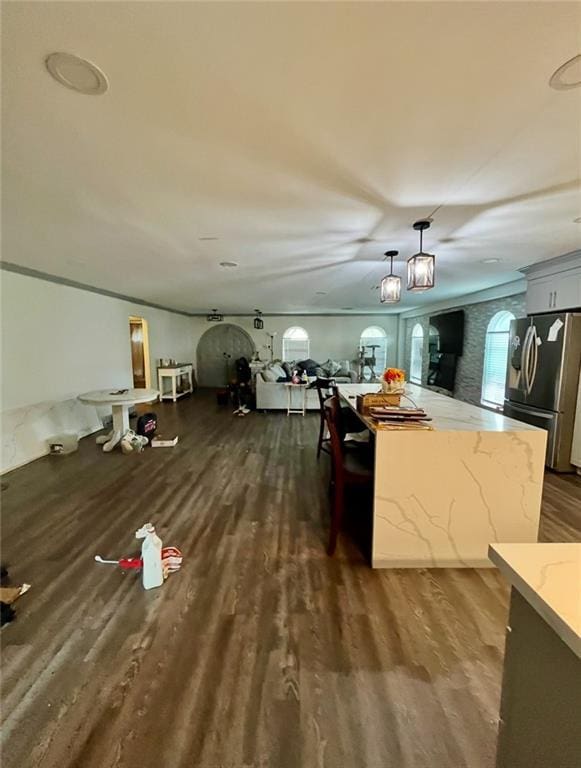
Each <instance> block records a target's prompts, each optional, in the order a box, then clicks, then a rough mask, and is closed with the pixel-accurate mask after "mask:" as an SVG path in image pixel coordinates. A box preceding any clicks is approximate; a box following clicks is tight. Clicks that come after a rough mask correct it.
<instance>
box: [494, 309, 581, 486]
mask: <svg viewBox="0 0 581 768" xmlns="http://www.w3.org/2000/svg"><path fill="white" fill-rule="evenodd" d="M580 366H581V314H575V313H572V312H562V313H559V314H551V315H532V316H531V317H525V318H522V319H520V320H513V321H512V322H511V324H510V343H509V350H508V364H507V373H506V389H505V403H504V415H505V416H510V417H511V418H512V419H518V420H519V421H525V422H526V423H527V424H533V425H534V426H536V427H542V428H543V429H546V430H547V431H548V433H549V435H548V439H547V466H548V467H551V469H556V470H558V471H561V472H566V471H570V470H573V469H574V467H573V466H572V465H571V463H570V460H571V442H572V439H573V426H574V421H575V408H576V404H577V385H578V382H579V368H580Z"/></svg>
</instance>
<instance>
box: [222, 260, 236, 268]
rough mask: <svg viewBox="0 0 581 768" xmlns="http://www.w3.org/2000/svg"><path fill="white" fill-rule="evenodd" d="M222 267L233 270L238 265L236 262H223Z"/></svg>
mask: <svg viewBox="0 0 581 768" xmlns="http://www.w3.org/2000/svg"><path fill="white" fill-rule="evenodd" d="M220 266H221V267H225V268H226V269H231V268H233V267H237V266H238V264H237V263H236V262H235V261H221V262H220Z"/></svg>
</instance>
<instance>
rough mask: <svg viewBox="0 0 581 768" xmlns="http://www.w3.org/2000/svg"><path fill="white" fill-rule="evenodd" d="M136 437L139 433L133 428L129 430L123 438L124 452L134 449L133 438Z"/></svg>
mask: <svg viewBox="0 0 581 768" xmlns="http://www.w3.org/2000/svg"><path fill="white" fill-rule="evenodd" d="M136 437H137V435H136V434H135V432H134V431H133V430H132V429H128V430H127V432H126V433H125V434H124V435H123V438H122V439H121V450H122V451H123V453H125V454H128V453H131V452H132V451H133V439H134V438H136Z"/></svg>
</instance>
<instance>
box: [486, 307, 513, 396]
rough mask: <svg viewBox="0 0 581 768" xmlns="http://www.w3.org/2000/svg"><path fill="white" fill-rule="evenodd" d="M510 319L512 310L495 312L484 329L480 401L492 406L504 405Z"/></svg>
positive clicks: (511, 318)
mask: <svg viewBox="0 0 581 768" xmlns="http://www.w3.org/2000/svg"><path fill="white" fill-rule="evenodd" d="M511 320H514V315H513V314H512V312H506V311H503V312H497V313H496V314H495V315H494V316H493V317H492V319H491V320H490V322H489V323H488V328H487V329H486V342H485V344H484V367H483V370H482V394H481V397H480V402H481V403H483V404H484V405H490V406H492V407H493V408H498V407H499V406H500V407H502V406H503V405H504V384H505V380H506V363H507V359H508V344H509V340H510V321H511Z"/></svg>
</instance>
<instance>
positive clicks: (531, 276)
mask: <svg viewBox="0 0 581 768" xmlns="http://www.w3.org/2000/svg"><path fill="white" fill-rule="evenodd" d="M523 271H525V272H526V275H527V314H528V315H536V314H540V313H542V312H562V311H566V310H573V309H580V308H581V258H579V257H577V258H573V259H571V258H567V259H563V261H562V262H560V263H559V262H557V261H553V262H551V263H545V264H543V263H540V264H535V265H534V266H533V267H529V268H527V269H526V270H523Z"/></svg>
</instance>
